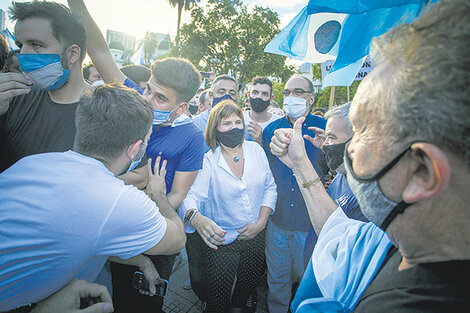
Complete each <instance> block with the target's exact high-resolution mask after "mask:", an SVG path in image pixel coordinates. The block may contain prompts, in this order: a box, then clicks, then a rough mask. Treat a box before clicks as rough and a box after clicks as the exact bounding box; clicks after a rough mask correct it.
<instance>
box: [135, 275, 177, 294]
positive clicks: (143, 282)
mask: <svg viewBox="0 0 470 313" xmlns="http://www.w3.org/2000/svg"><path fill="white" fill-rule="evenodd" d="M132 287H134V288H135V289H137V290H144V291H149V282H148V281H147V279H145V277H144V273H142V272H139V271H135V272H134V277H133V278H132ZM155 288H156V289H157V293H156V295H157V296H160V297H164V296H165V295H166V293H167V291H168V280H166V279H163V278H157V279H156V280H155Z"/></svg>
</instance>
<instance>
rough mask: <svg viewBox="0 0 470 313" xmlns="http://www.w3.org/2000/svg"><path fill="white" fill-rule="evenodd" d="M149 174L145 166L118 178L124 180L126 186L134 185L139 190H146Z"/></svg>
mask: <svg viewBox="0 0 470 313" xmlns="http://www.w3.org/2000/svg"><path fill="white" fill-rule="evenodd" d="M147 174H148V173H147V167H146V166H143V167H141V168H138V169H136V170H133V171H130V172H128V173H126V174H123V175H120V176H119V177H118V178H119V179H122V180H123V181H124V183H125V184H126V185H134V186H136V187H137V188H139V189H144V188H145V187H147V182H148V175H147Z"/></svg>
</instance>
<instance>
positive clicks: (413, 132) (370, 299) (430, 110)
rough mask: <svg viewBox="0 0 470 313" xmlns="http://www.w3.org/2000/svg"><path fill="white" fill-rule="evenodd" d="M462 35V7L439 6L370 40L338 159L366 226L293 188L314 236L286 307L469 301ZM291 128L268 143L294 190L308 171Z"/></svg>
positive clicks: (467, 18)
mask: <svg viewBox="0 0 470 313" xmlns="http://www.w3.org/2000/svg"><path fill="white" fill-rule="evenodd" d="M469 39H470V3H469V2H468V1H466V0H440V1H439V2H438V3H436V4H433V5H432V6H430V7H428V8H427V9H426V10H425V12H424V13H423V14H422V15H421V16H420V17H419V18H418V19H417V20H416V21H415V22H413V23H411V24H405V25H402V26H399V27H398V28H396V29H393V30H391V31H390V32H388V33H387V34H385V35H384V36H381V37H380V38H378V39H377V40H375V42H374V46H373V56H374V58H375V60H376V61H377V63H378V66H377V67H376V68H375V69H374V70H373V71H372V72H371V73H370V74H369V75H368V76H367V77H366V78H365V79H364V80H363V81H362V82H361V84H360V85H359V88H358V90H357V93H356V95H355V97H354V100H353V102H352V105H351V109H350V112H349V118H350V121H351V124H352V127H353V132H354V135H353V137H352V139H351V142H350V144H349V146H348V147H347V153H345V169H346V173H347V178H348V183H349V186H350V187H351V190H352V191H353V193H354V195H355V196H356V197H357V200H358V202H359V205H360V207H361V210H362V212H363V213H364V215H365V216H366V217H367V218H369V220H370V221H371V222H372V223H363V222H360V221H354V220H352V219H349V218H347V217H346V216H345V215H344V213H343V212H342V210H341V209H338V208H337V205H336V203H334V202H333V201H330V204H329V205H323V206H321V207H320V206H315V205H314V204H315V202H317V201H323V202H326V201H327V197H328V195H327V194H326V193H325V192H324V190H323V188H322V186H321V185H320V184H318V183H316V184H311V185H310V186H309V187H308V188H304V189H302V192H303V196H304V198H305V201H306V203H308V204H309V206H308V207H309V209H310V208H313V207H315V208H316V210H310V211H309V213H310V216H311V217H312V222H313V227H314V229H315V231H316V232H317V233H318V234H319V239H318V243H317V246H316V248H315V250H314V253H313V255H312V262H311V264H312V270H311V271H310V272H308V271H307V272H306V274H305V276H304V278H303V281H302V282H304V281H308V282H310V283H311V286H310V288H308V289H309V290H310V291H309V292H308V293H305V294H302V295H301V294H300V293H298V294H297V296H296V298H299V299H298V302H297V303H298V306H294V307H293V312H296V311H297V308H298V312H300V311H302V312H303V310H314V309H318V308H319V307H320V306H324V305H328V308H330V309H333V308H334V309H336V310H337V311H339V310H344V311H354V312H370V311H372V310H373V311H374V312H416V311H425V312H461V311H462V309H463V310H465V309H464V308H465V307H467V308H468V306H469V305H470V301H469V299H470V294H469V288H468V281H469V280H470V277H469V271H468V267H469V266H470V239H469V238H470V227H469V226H468V225H469V223H470V210H469V209H468V203H469V202H470V193H469V192H468V185H469V184H470V128H469V121H470V102H469V100H468V99H470V89H469V88H468V86H469V84H470V68H469V67H468V64H470V53H469V51H468V42H469ZM443 72H445V74H446V75H445V76H443V75H442V73H443ZM301 122H302V121H301V120H299V121H298V122H297V123H296V125H295V127H294V131H290V130H279V131H278V132H277V133H276V137H275V138H274V139H273V142H272V145H271V148H272V150H273V153H275V154H276V155H278V156H279V157H280V158H281V159H282V160H284V161H285V162H286V164H290V166H291V167H292V169H293V171H294V173H295V174H296V178H297V180H298V182H299V184H305V182H309V181H310V180H311V179H312V178H313V179H316V177H318V175H317V174H316V173H315V171H314V170H313V168H312V166H311V165H310V164H309V163H308V162H306V156H305V150H304V148H303V140H302V136H301V134H300V125H301V124H300V123H301ZM321 199H323V200H321ZM312 275H313V276H312ZM300 288H301V287H299V290H300Z"/></svg>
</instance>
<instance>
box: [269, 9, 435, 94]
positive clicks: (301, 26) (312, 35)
mask: <svg viewBox="0 0 470 313" xmlns="http://www.w3.org/2000/svg"><path fill="white" fill-rule="evenodd" d="M429 1H430V0H310V1H309V2H308V5H307V6H306V7H305V8H303V9H302V11H300V13H299V14H298V15H297V16H296V17H295V18H294V19H293V20H292V21H291V22H290V23H289V24H288V25H287V26H286V27H285V28H284V29H283V30H282V31H281V32H280V33H279V34H278V35H277V36H276V37H275V38H274V39H273V40H272V41H271V42H270V43H268V45H267V46H266V47H265V49H264V51H265V52H268V53H274V54H279V55H283V56H286V57H290V58H293V59H296V60H300V61H304V62H309V63H322V62H324V61H326V60H335V62H334V64H333V67H332V68H331V70H330V72H329V73H328V75H327V76H326V77H324V79H323V87H327V86H349V85H351V83H352V82H353V81H354V78H355V76H356V74H357V73H358V71H359V69H360V68H361V66H362V63H363V61H364V59H365V58H366V57H367V55H368V54H369V47H370V43H371V41H372V38H374V37H377V36H380V35H382V34H384V33H386V32H387V31H388V30H389V29H391V28H393V27H396V26H398V25H400V24H402V23H410V22H412V21H413V20H415V19H416V17H417V16H418V15H419V13H420V12H421V10H422V8H423V7H424V6H425V5H426V4H427V3H428V2H429ZM433 1H436V0H433Z"/></svg>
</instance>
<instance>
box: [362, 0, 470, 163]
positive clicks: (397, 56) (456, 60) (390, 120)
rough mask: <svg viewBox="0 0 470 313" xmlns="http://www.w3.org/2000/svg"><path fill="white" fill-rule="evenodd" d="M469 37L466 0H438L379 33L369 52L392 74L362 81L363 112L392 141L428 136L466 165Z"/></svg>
mask: <svg viewBox="0 0 470 313" xmlns="http://www.w3.org/2000/svg"><path fill="white" fill-rule="evenodd" d="M469 42H470V2H469V1H468V0H440V1H439V2H438V3H436V4H434V5H431V6H429V7H427V8H426V9H425V11H424V12H423V14H422V15H421V16H420V17H419V18H418V19H417V20H416V21H414V22H413V23H411V24H405V25H401V26H400V27H398V28H395V29H393V30H391V31H390V32H388V33H387V34H385V35H383V36H381V37H379V38H377V39H376V40H375V41H374V42H373V47H372V51H371V53H372V56H373V58H374V59H375V60H376V62H380V61H385V63H386V64H388V65H389V66H388V67H387V71H388V73H389V74H390V75H389V76H387V77H383V78H382V79H377V80H374V81H373V82H372V80H371V81H369V82H368V83H367V84H365V85H364V86H361V87H364V89H368V90H367V91H366V93H368V95H367V96H366V97H367V98H368V101H367V103H366V104H365V105H366V108H364V110H362V109H361V111H362V112H365V113H366V114H365V115H368V116H369V117H368V118H374V119H375V122H374V126H377V130H378V131H379V132H381V133H382V134H384V135H386V136H388V137H389V138H390V139H391V141H392V143H393V144H403V143H405V142H406V143H410V142H412V141H413V140H424V141H428V142H431V143H434V144H436V145H437V146H439V147H441V148H444V149H445V150H448V151H450V152H452V153H454V154H456V156H458V157H459V158H461V159H462V160H465V161H464V162H466V165H467V167H470V101H469V99H470V87H469V86H470V67H469V64H470V53H469V52H470V51H469ZM379 71H380V70H379ZM372 85H375V87H374V88H367V87H369V86H372ZM361 89H363V88H361ZM355 100H356V99H355ZM370 113H372V114H370Z"/></svg>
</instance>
